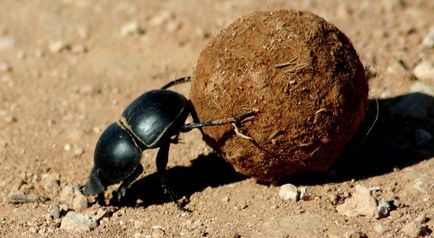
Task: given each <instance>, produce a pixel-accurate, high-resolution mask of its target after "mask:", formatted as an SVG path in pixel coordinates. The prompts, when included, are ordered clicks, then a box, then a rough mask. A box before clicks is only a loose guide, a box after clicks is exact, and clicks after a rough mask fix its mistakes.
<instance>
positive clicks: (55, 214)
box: [48, 202, 60, 220]
mask: <svg viewBox="0 0 434 238" xmlns="http://www.w3.org/2000/svg"><path fill="white" fill-rule="evenodd" d="M48 216H49V217H50V218H51V219H53V220H56V219H58V218H60V205H59V203H57V202H53V203H51V204H50V206H49V207H48Z"/></svg>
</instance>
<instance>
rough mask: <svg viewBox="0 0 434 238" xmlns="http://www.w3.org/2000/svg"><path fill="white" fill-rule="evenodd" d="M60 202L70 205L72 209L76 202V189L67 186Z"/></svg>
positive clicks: (60, 196) (60, 197) (61, 194)
mask: <svg viewBox="0 0 434 238" xmlns="http://www.w3.org/2000/svg"><path fill="white" fill-rule="evenodd" d="M59 201H60V202H63V203H66V204H68V205H69V206H70V207H71V205H72V204H73V202H74V187H73V186H69V185H68V186H65V187H64V188H63V190H62V191H61V192H60V195H59Z"/></svg>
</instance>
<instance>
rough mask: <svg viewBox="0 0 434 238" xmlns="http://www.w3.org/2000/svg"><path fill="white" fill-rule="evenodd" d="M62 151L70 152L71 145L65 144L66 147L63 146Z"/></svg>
mask: <svg viewBox="0 0 434 238" xmlns="http://www.w3.org/2000/svg"><path fill="white" fill-rule="evenodd" d="M63 149H64V150H65V151H70V150H71V144H66V145H64V146H63Z"/></svg>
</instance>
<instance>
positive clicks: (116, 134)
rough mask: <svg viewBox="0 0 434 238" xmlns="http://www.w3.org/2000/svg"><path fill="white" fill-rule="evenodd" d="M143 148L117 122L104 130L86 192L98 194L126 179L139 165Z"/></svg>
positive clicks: (97, 145)
mask: <svg viewBox="0 0 434 238" xmlns="http://www.w3.org/2000/svg"><path fill="white" fill-rule="evenodd" d="M141 155H142V149H141V148H140V147H139V146H138V145H137V142H136V141H135V139H134V138H133V137H132V136H131V135H130V134H129V133H128V131H127V130H125V129H124V128H122V127H121V126H120V125H118V124H117V123H112V124H111V125H110V126H109V127H107V129H106V130H105V131H104V132H103V134H102V135H101V137H100V138H99V140H98V143H97V144H96V147H95V154H94V167H93V169H92V171H91V173H90V176H89V180H88V181H87V183H86V185H85V188H84V192H85V194H86V195H96V194H99V193H102V192H104V191H105V190H106V188H107V186H109V185H111V184H116V183H119V182H121V181H123V180H124V179H126V178H127V177H128V176H129V175H130V174H131V173H132V172H133V171H134V169H135V168H136V167H137V165H139V163H140V158H141Z"/></svg>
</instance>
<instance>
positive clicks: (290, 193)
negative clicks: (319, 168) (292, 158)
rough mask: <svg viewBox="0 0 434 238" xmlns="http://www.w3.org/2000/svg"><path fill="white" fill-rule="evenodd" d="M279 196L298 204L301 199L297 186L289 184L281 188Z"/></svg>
mask: <svg viewBox="0 0 434 238" xmlns="http://www.w3.org/2000/svg"><path fill="white" fill-rule="evenodd" d="M279 196H280V197H281V198H282V199H283V200H292V201H295V202H296V201H298V199H299V198H300V193H299V191H298V189H297V187H296V186H295V185H293V184H289V183H288V184H284V185H282V186H280V190H279Z"/></svg>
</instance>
